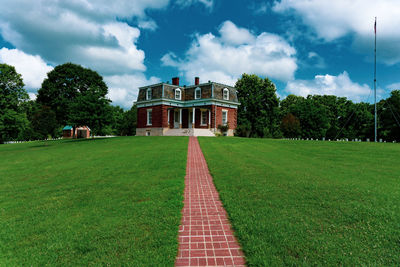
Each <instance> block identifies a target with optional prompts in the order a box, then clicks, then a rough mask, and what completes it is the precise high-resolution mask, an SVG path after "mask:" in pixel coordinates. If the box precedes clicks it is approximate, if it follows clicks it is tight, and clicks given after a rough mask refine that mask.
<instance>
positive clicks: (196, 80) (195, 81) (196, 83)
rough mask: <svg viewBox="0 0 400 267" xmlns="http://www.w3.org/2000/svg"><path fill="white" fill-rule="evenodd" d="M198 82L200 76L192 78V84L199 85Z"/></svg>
mask: <svg viewBox="0 0 400 267" xmlns="http://www.w3.org/2000/svg"><path fill="white" fill-rule="evenodd" d="M199 84H200V78H199V77H195V78H194V85H199Z"/></svg>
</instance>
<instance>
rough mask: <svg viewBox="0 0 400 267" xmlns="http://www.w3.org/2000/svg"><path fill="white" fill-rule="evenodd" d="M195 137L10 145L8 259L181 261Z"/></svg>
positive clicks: (1, 154)
mask: <svg viewBox="0 0 400 267" xmlns="http://www.w3.org/2000/svg"><path fill="white" fill-rule="evenodd" d="M187 146H188V138H185V137H117V138H104V139H84V140H82V139H80V140H60V141H48V145H47V146H45V145H44V142H32V143H25V144H15V145H3V146H0V158H1V160H0V192H1V194H0V203H1V204H0V266H173V264H174V261H175V257H176V255H177V253H178V230H179V229H178V227H179V224H180V219H181V210H182V208H183V190H184V177H185V167H186V157H187ZM171 152H172V153H171Z"/></svg>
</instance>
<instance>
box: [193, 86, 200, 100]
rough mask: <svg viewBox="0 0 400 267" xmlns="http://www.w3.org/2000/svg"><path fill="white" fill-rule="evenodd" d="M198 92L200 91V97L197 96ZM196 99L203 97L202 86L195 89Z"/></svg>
mask: <svg viewBox="0 0 400 267" xmlns="http://www.w3.org/2000/svg"><path fill="white" fill-rule="evenodd" d="M197 92H200V96H199V97H197ZM194 99H201V88H200V87H197V88H196V89H195V90H194Z"/></svg>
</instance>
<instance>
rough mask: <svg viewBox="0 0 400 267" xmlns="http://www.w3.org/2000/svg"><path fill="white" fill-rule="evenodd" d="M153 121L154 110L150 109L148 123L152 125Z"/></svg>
mask: <svg viewBox="0 0 400 267" xmlns="http://www.w3.org/2000/svg"><path fill="white" fill-rule="evenodd" d="M152 123H153V116H152V110H151V109H148V110H147V125H151V124H152Z"/></svg>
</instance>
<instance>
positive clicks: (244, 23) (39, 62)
mask: <svg viewBox="0 0 400 267" xmlns="http://www.w3.org/2000/svg"><path fill="white" fill-rule="evenodd" d="M0 4H1V6H3V7H6V8H2V11H1V12H0V62H4V63H7V64H10V65H14V66H15V67H16V69H17V71H18V72H19V73H21V74H22V76H23V78H24V82H25V84H26V88H27V90H28V92H29V93H30V96H31V97H32V98H34V97H35V93H36V92H37V90H38V88H40V86H41V83H42V81H43V79H44V78H45V77H46V73H47V72H49V71H50V70H52V68H53V67H54V66H56V65H58V64H62V63H65V62H73V63H77V64H81V65H83V66H85V67H89V68H91V69H93V70H96V71H97V72H99V73H100V74H101V75H102V76H103V77H104V79H105V81H106V83H107V85H108V87H109V98H110V99H111V100H112V101H113V103H114V104H118V105H120V106H123V107H124V108H130V107H131V105H132V103H133V101H135V100H136V97H137V91H138V87H140V86H145V85H148V84H152V83H157V82H160V81H164V82H165V81H170V80H171V77H174V76H179V77H181V84H187V85H189V84H193V81H194V77H195V76H199V77H200V80H201V81H203V82H206V81H208V80H212V81H216V82H221V83H226V84H229V85H234V83H235V82H236V80H237V79H238V78H239V77H240V76H241V74H242V73H255V74H257V75H260V76H262V77H269V78H270V79H271V80H272V81H274V82H275V84H276V85H277V89H278V94H279V96H280V97H281V98H283V97H285V96H286V95H288V94H296V95H303V96H306V95H308V94H334V95H337V96H346V97H348V98H350V99H352V100H354V101H369V102H371V101H372V95H371V88H373V55H374V54H373V49H374V17H375V16H376V17H378V24H377V34H378V89H379V91H378V96H379V97H380V98H381V97H387V96H388V95H389V94H390V91H391V90H394V89H400V75H399V74H400V30H399V29H400V15H399V14H400V5H399V4H398V0H379V1H376V0H352V1H349V0H334V1H332V0H277V1H244V0H229V1H228V0H114V1H108V0H68V1H67V0H35V1H32V0H0Z"/></svg>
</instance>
